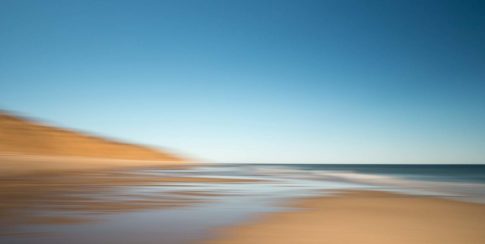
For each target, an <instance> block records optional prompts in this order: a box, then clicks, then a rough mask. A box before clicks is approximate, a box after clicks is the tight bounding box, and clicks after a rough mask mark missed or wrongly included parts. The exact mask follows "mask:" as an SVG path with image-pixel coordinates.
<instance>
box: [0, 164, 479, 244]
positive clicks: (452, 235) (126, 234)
mask: <svg viewBox="0 0 485 244" xmlns="http://www.w3.org/2000/svg"><path fill="white" fill-rule="evenodd" d="M24 160H26V159H24ZM59 162H62V160H61V159H59ZM92 162H93V164H94V162H95V160H93V161H92ZM113 162H115V161H113ZM79 163H82V162H81V161H79ZM31 164H37V165H41V164H39V163H38V162H37V163H35V162H31ZM51 164H55V162H50V163H47V165H51ZM5 165H6V164H5ZM105 166H109V167H105ZM484 170H485V168H484V167H483V166H468V167H466V166H452V167H451V166H409V165H408V166H386V165H367V166H362V165H346V166H341V165H296V164H295V165H258V164H239V165H237V164H236V165H230V164H225V165H217V164H192V165H184V164H181V165H171V166H170V165H167V164H161V165H143V164H141V165H138V166H136V165H132V164H129V165H125V166H123V165H122V164H120V166H119V167H116V166H114V165H104V166H103V167H101V168H98V167H94V168H91V167H88V168H78V167H76V168H63V169H62V170H61V169H57V168H56V169H53V170H49V169H48V168H44V169H42V170H37V171H4V172H3V173H4V174H2V175H0V183H1V184H0V199H1V201H0V242H2V243H19V244H30V243H36V244H39V243H40V244H44V243H49V244H53V243H54V244H55V243H66V242H69V243H74V244H82V243H92V244H96V243H99V244H105V243H150V244H151V243H153V244H155V243H168V244H172V243H174V244H180V243H187V244H190V243H228V244H231V243H377V244H379V243H397V244H400V243H431V244H433V243H445V244H446V243H472V244H473V243H483V242H484V241H485V235H484V233H483V232H482V229H483V228H484V227H485V204H484V202H485V201H484V196H485V187H484V184H483V176H485V174H483V172H485V171H484ZM410 172H414V173H413V174H412V177H411V178H409V177H408V175H409V173H410ZM419 172H427V173H419ZM470 172H475V175H474V179H472V178H473V177H471V174H470ZM6 173H8V174H6ZM403 173H404V174H403ZM400 174H403V175H400ZM431 176H433V177H437V179H439V181H426V180H415V178H422V179H427V178H429V177H431ZM411 183H412V184H411ZM445 190H448V191H445ZM113 233H116V234H115V235H114V234H113Z"/></svg>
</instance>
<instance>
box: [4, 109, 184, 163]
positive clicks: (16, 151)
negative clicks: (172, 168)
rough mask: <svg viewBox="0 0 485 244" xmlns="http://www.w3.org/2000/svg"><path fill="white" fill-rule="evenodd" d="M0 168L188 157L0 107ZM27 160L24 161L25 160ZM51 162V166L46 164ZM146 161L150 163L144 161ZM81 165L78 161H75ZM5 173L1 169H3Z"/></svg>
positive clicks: (170, 160) (175, 160)
mask: <svg viewBox="0 0 485 244" xmlns="http://www.w3.org/2000/svg"><path fill="white" fill-rule="evenodd" d="M0 155H1V156H0V169H1V170H7V169H9V170H10V169H12V168H19V167H24V166H25V167H30V166H32V163H33V166H34V167H35V162H31V161H38V162H39V163H42V164H43V166H44V167H45V166H47V167H49V168H56V167H58V166H60V165H61V164H64V165H63V166H62V167H61V168H63V167H64V168H65V167H66V165H65V164H71V165H68V166H67V167H68V168H76V167H77V166H75V165H74V164H82V162H81V161H89V163H86V164H87V165H89V167H94V168H96V167H97V166H102V165H106V166H108V165H110V166H116V165H117V164H120V165H124V166H128V165H132V164H137V165H141V164H149V165H151V164H160V163H176V164H177V163H182V162H187V161H188V160H186V159H184V158H182V157H179V156H177V155H174V154H171V153H168V152H164V151H162V150H157V149H154V148H150V147H147V146H141V145H136V144H129V143H123V142H119V141H116V140H111V139H106V138H102V137H98V136H93V135H88V134H85V133H81V132H76V131H72V130H68V129H62V128H57V127H54V126H50V125H46V124H43V123H40V122H36V121H33V120H30V119H26V118H22V117H19V116H15V115H12V114H9V113H6V112H2V111H0ZM27 161H29V162H30V163H29V164H28V165H25V163H26V162H27ZM50 162H52V164H53V165H52V166H51V167H50V166H48V165H47V164H50ZM148 162H150V163H148ZM78 166H80V167H81V168H83V167H82V165H78ZM3 173H5V172H3Z"/></svg>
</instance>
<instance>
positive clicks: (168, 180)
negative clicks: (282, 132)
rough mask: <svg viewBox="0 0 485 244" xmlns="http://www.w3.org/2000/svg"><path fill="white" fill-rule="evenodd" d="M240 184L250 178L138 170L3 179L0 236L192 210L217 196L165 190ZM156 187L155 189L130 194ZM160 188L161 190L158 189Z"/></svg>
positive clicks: (201, 192)
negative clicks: (124, 215)
mask: <svg viewBox="0 0 485 244" xmlns="http://www.w3.org/2000/svg"><path fill="white" fill-rule="evenodd" d="M181 182H183V183H204V182H205V183H209V182H223V183H241V182H250V180H248V179H224V178H204V177H183V176H176V177H175V176H164V177H160V176H156V175H149V174H142V173H139V172H136V171H115V170H110V171H109V170H106V171H97V172H64V173H55V174H43V175H27V176H16V177H4V178H0V199H2V200H1V201H0V227H1V228H0V229H1V230H0V235H20V234H25V235H29V234H32V233H29V232H24V233H22V232H19V231H18V230H16V229H17V228H16V227H18V226H22V225H46V224H56V225H59V224H61V225H64V224H79V223H85V222H90V221H97V220H99V219H100V214H101V215H105V214H112V213H116V212H129V211H136V210H143V209H157V208H173V207H182V206H188V205H191V204H194V203H200V202H203V201H208V200H210V199H209V198H203V197H210V196H218V195H220V194H216V193H214V192H205V191H163V189H161V187H163V186H170V185H171V184H174V183H181ZM133 187H148V188H150V187H151V188H154V189H153V190H151V191H140V190H130V188H133ZM157 189H159V190H160V191H157Z"/></svg>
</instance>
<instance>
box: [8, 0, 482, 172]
mask: <svg viewBox="0 0 485 244" xmlns="http://www.w3.org/2000/svg"><path fill="white" fill-rule="evenodd" d="M0 108H1V109H4V110H8V111H13V112H15V113H17V114H20V115H26V116H30V117H33V118H36V119H40V120H42V121H46V122H48V123H51V124H53V125H56V126H62V127H66V128H72V129H77V130H81V131H86V132H90V133H94V134H96V135H101V136H107V137H110V138H116V139H120V140H124V141H127V142H134V143H142V144H145V145H151V146H155V147H157V148H161V149H167V150H170V151H173V152H176V153H181V154H183V155H186V156H189V157H191V158H194V159H197V160H201V161H206V162H220V163H235V162H238V163H485V2H484V1H480V0H479V1H445V0H439V1H414V0H404V1H397V0H396V1H394V0H393V1H384V0H383V1H373V0H369V1H352V0H344V1H337V0H335V1H323V0H322V1H306V0H295V1H284V0H278V1H266V0H256V1H250V0H244V1H242V0H241V1H236V0H234V1H227V0H220V1H217V0H207V1H199V0H194V1H186V0H177V1H142V0H136V1H135V0H134V1H120V0H113V1H103V0H101V1H100V0H96V1H90V0H82V1H75V0H73V1H54V0H49V1H38V0H35V1H29V0H22V1H18V0H2V1H0Z"/></svg>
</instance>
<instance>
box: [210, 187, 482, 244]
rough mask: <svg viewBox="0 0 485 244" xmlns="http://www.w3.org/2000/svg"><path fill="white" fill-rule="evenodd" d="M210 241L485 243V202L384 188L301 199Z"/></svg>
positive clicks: (219, 243)
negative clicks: (383, 190) (387, 190)
mask: <svg viewBox="0 0 485 244" xmlns="http://www.w3.org/2000/svg"><path fill="white" fill-rule="evenodd" d="M290 206H291V207H292V208H293V207H294V208H295V209H294V210H290V211H284V212H278V213H271V214H268V215H263V216H262V217H260V218H257V219H256V220H254V221H252V222H247V223H242V224H241V225H238V226H234V227H228V228H223V229H221V230H220V231H216V233H215V238H213V239H210V240H207V241H206V242H204V243H211V244H244V243H248V244H249V243H256V244H257V243H283V244H284V243H332V244H335V243H342V244H343V243H369V244H371V243H372V244H380V243H382V244H384V243H386V244H388V243H393V244H401V243H402V244H404V243H427V244H434V243H436V244H438V243H439V244H447V243H449V244H451V243H467V244H474V243H477V244H478V243H485V232H483V230H484V229H485V204H479V203H469V202H461V201H456V200H448V199H441V198H436V197H423V196H414V195H405V194H397V193H389V192H381V191H344V192H342V193H339V194H336V195H334V196H316V197H310V198H304V199H297V201H296V202H295V204H290Z"/></svg>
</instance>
